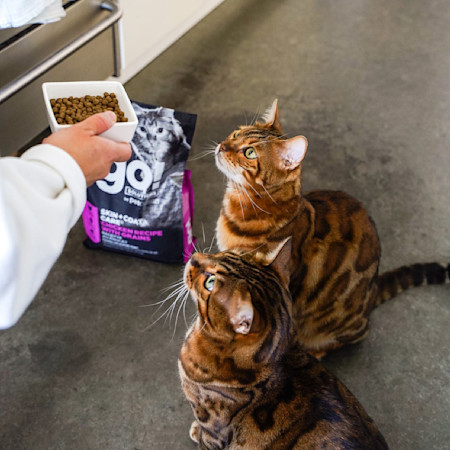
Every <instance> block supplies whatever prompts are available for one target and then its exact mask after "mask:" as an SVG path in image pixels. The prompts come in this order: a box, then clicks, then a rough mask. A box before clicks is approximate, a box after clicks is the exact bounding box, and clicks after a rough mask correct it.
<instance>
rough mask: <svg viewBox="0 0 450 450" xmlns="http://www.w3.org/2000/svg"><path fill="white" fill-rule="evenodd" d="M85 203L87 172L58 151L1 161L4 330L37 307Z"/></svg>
mask: <svg viewBox="0 0 450 450" xmlns="http://www.w3.org/2000/svg"><path fill="white" fill-rule="evenodd" d="M85 203H86V180H85V178H84V175H83V172H82V171H81V169H80V167H79V166H78V164H77V163H76V162H75V160H74V159H73V158H72V157H71V156H70V155H69V154H68V153H66V152H65V151H63V150H61V149H59V148H58V147H55V146H53V145H49V144H42V145H38V146H36V147H33V148H31V149H30V150H28V151H27V152H25V153H24V154H23V155H22V157H21V158H15V157H5V158H0V329H2V328H8V327H10V326H12V325H14V324H15V323H16V322H17V320H18V319H19V318H20V316H21V315H22V314H23V312H24V311H25V309H26V308H27V307H28V305H29V304H30V303H31V301H32V300H33V298H34V296H35V295H36V293H37V291H38V290H39V288H40V287H41V285H42V283H43V282H44V280H45V278H46V277H47V275H48V272H49V271H50V269H51V267H52V266H53V264H54V263H55V261H56V260H57V258H58V257H59V255H60V254H61V252H62V249H63V247H64V244H65V242H66V238H67V234H68V232H69V230H70V229H71V228H72V226H73V225H74V224H75V223H76V221H77V220H78V218H79V217H80V215H81V213H82V211H83V207H84V204H85Z"/></svg>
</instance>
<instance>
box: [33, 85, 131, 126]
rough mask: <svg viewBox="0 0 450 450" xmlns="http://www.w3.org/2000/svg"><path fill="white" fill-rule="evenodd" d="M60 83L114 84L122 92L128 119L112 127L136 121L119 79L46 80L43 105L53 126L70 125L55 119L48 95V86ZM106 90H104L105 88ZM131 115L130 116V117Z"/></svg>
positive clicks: (43, 86)
mask: <svg viewBox="0 0 450 450" xmlns="http://www.w3.org/2000/svg"><path fill="white" fill-rule="evenodd" d="M62 85H67V86H68V87H69V86H70V85H73V86H74V85H86V86H88V85H90V86H92V85H96V87H98V86H100V85H105V86H106V85H114V86H116V87H118V89H119V90H120V91H121V92H122V94H123V95H122V96H123V98H124V101H125V104H126V106H127V108H126V109H127V111H126V114H127V117H128V121H127V122H116V123H115V124H114V125H113V127H120V128H123V127H129V126H130V125H132V126H134V125H136V124H137V123H138V118H137V116H136V112H135V111H134V108H133V105H132V104H131V100H130V98H129V97H128V94H127V91H126V90H125V87H124V86H123V84H122V83H121V82H120V81H116V80H96V81H46V82H44V83H42V92H43V95H44V101H45V107H46V110H47V113H48V116H49V120H51V121H52V123H53V124H54V126H55V127H57V128H67V127H71V126H72V125H71V124H59V123H58V122H57V120H56V117H55V114H54V113H53V110H52V108H51V104H50V95H49V92H48V91H49V88H51V87H53V86H62ZM105 92H106V90H105ZM85 95H89V94H85ZM123 107H124V105H121V109H122V110H123V109H124V108H123ZM130 116H131V117H130Z"/></svg>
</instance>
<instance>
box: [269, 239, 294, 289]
mask: <svg viewBox="0 0 450 450" xmlns="http://www.w3.org/2000/svg"><path fill="white" fill-rule="evenodd" d="M291 253H292V237H288V238H286V239H284V240H283V241H282V242H280V244H278V245H277V246H276V247H275V249H274V250H272V251H271V252H270V254H269V255H268V257H267V265H269V266H270V267H271V268H272V269H273V270H275V272H276V273H277V274H278V276H279V277H280V279H281V281H282V282H283V285H284V286H285V287H286V288H288V287H289V281H290V276H289V272H290V270H289V262H290V260H291Z"/></svg>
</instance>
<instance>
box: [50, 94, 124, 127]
mask: <svg viewBox="0 0 450 450" xmlns="http://www.w3.org/2000/svg"><path fill="white" fill-rule="evenodd" d="M50 104H51V105H52V110H53V113H54V114H55V118H56V121H57V122H58V123H59V124H60V125H73V124H74V123H77V122H81V121H83V120H84V119H86V118H87V117H89V116H92V115H93V114H96V113H99V112H103V111H113V112H115V113H116V116H117V122H128V119H127V118H126V117H125V114H124V112H123V111H122V110H121V109H120V107H119V101H118V100H117V97H116V94H114V93H108V92H105V93H104V94H103V96H101V95H96V96H93V95H85V96H84V97H64V98H52V99H51V100H50Z"/></svg>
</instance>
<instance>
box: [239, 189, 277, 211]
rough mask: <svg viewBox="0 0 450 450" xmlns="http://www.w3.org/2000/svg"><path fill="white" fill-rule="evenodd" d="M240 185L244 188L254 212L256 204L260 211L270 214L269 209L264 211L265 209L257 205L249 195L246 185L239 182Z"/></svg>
mask: <svg viewBox="0 0 450 450" xmlns="http://www.w3.org/2000/svg"><path fill="white" fill-rule="evenodd" d="M241 186H242V188H243V189H244V193H245V194H246V195H247V197H248V199H249V200H250V202H251V204H252V206H253V209H254V210H255V212H256V209H255V206H256V207H257V208H258V209H259V210H260V211H262V212H264V213H266V214H269V215H271V214H272V213H270V212H269V211H266V210H265V209H263V208H261V206H259V205H258V204H257V203H256V202H255V201H254V200H253V199H252V197H251V196H250V194H249V193H248V191H247V189H246V187H245V186H244V185H243V184H241Z"/></svg>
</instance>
